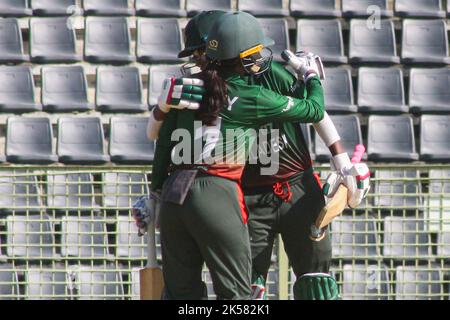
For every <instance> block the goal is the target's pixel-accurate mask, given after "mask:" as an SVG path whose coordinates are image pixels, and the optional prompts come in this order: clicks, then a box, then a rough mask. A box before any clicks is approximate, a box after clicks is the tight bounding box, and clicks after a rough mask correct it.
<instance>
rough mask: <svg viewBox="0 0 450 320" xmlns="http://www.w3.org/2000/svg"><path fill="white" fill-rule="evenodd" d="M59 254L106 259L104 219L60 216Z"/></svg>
mask: <svg viewBox="0 0 450 320" xmlns="http://www.w3.org/2000/svg"><path fill="white" fill-rule="evenodd" d="M61 256H62V257H76V258H79V259H101V260H107V259H108V256H109V254H108V234H107V230H106V221H105V220H102V219H101V218H99V217H92V216H88V217H71V216H70V217H68V216H63V217H61Z"/></svg>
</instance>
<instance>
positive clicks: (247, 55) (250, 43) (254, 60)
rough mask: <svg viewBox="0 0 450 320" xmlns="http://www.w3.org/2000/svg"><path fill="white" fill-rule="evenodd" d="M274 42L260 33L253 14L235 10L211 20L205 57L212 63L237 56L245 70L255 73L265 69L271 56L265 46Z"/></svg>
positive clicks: (260, 30)
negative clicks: (214, 20)
mask: <svg viewBox="0 0 450 320" xmlns="http://www.w3.org/2000/svg"><path fill="white" fill-rule="evenodd" d="M274 43H275V42H274V41H273V40H272V39H270V38H268V37H266V36H265V35H264V31H263V29H262V27H261V25H260V24H259V22H258V20H257V19H256V18H255V17H254V16H252V15H251V14H248V13H246V12H242V11H237V12H232V13H227V14H225V15H223V16H221V17H220V18H219V19H217V21H216V22H215V23H214V25H213V27H212V28H211V30H210V32H209V35H208V38H207V44H206V56H207V57H208V59H210V60H211V61H215V62H216V63H217V62H220V61H223V60H231V59H236V58H240V60H241V62H242V65H243V67H244V69H245V70H246V72H247V73H249V74H252V75H257V74H261V73H263V72H264V71H266V70H267V69H268V68H269V66H270V62H271V61H272V58H273V56H272V51H271V50H270V49H269V48H268V47H270V46H272V45H274Z"/></svg>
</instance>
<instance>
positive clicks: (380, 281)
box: [342, 264, 390, 300]
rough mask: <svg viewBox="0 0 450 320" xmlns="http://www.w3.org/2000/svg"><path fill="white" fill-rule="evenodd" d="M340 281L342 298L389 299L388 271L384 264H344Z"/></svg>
mask: <svg viewBox="0 0 450 320" xmlns="http://www.w3.org/2000/svg"><path fill="white" fill-rule="evenodd" d="M342 282H343V283H342V299H343V300H388V299H389V294H390V285H389V283H390V281H389V273H388V269H387V267H386V266H385V265H384V264H381V265H375V264H370V265H365V264H345V265H344V267H343V281H342Z"/></svg>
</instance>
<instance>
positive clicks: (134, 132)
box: [109, 117, 155, 164]
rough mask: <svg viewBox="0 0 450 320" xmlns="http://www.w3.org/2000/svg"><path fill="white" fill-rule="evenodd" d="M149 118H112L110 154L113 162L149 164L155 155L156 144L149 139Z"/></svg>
mask: <svg viewBox="0 0 450 320" xmlns="http://www.w3.org/2000/svg"><path fill="white" fill-rule="evenodd" d="M147 123H148V118H147V117H145V118H144V117H111V119H110V130H111V131H110V142H109V154H110V156H111V161H112V162H115V163H127V164H149V163H151V162H152V161H153V158H154V155H155V142H154V141H150V140H149V139H148V138H147Z"/></svg>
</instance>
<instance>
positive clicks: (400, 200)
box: [374, 169, 423, 211]
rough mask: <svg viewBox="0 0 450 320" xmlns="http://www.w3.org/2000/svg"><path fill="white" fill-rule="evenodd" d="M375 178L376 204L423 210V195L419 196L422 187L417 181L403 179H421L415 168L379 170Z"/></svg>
mask: <svg viewBox="0 0 450 320" xmlns="http://www.w3.org/2000/svg"><path fill="white" fill-rule="evenodd" d="M375 178H376V179H378V180H379V181H377V182H375V191H374V193H375V194H376V195H377V196H375V197H374V205H375V206H376V207H380V208H381V209H386V210H399V208H400V210H413V211H416V210H419V211H420V210H422V206H423V197H422V196H419V195H418V194H420V193H421V192H422V187H421V185H420V183H419V182H418V180H417V181H407V182H405V181H402V179H405V178H406V179H419V178H420V174H419V172H418V171H415V170H381V169H380V170H377V171H376V172H375Z"/></svg>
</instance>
